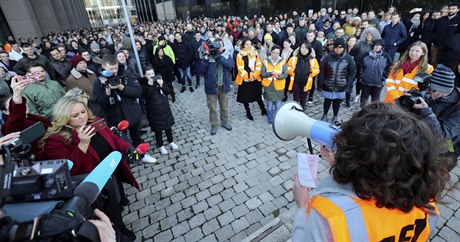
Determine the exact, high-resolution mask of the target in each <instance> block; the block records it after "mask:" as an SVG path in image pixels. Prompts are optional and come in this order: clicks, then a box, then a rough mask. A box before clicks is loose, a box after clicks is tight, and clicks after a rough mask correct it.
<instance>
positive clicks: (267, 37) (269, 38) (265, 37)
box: [264, 34, 273, 42]
mask: <svg viewBox="0 0 460 242" xmlns="http://www.w3.org/2000/svg"><path fill="white" fill-rule="evenodd" d="M267 40H271V41H273V37H272V35H271V34H265V36H264V42H266V41H267Z"/></svg>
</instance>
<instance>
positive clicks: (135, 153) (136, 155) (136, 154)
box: [127, 143, 149, 165]
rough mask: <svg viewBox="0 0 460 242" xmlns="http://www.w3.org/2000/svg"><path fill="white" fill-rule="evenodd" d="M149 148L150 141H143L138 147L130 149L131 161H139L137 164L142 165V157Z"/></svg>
mask: <svg viewBox="0 0 460 242" xmlns="http://www.w3.org/2000/svg"><path fill="white" fill-rule="evenodd" d="M148 150H149V144H148V143H142V144H140V145H138V146H137V147H136V149H132V148H130V149H128V155H127V157H128V160H129V161H130V163H137V165H142V158H143V157H144V154H145V153H147V151H148Z"/></svg>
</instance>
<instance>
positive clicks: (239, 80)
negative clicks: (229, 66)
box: [235, 53, 262, 86]
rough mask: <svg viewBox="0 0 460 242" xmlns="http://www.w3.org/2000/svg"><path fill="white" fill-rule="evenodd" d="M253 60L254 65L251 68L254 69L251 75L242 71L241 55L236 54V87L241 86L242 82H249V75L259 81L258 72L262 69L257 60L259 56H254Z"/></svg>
mask: <svg viewBox="0 0 460 242" xmlns="http://www.w3.org/2000/svg"><path fill="white" fill-rule="evenodd" d="M255 58H256V60H255V63H254V65H255V66H253V67H252V68H254V71H253V72H252V73H248V72H247V71H246V70H245V69H244V60H243V55H242V54H241V53H238V55H237V56H236V67H237V68H238V74H237V75H236V79H235V83H236V84H237V85H238V86H240V85H241V84H243V81H244V80H246V81H248V80H250V79H251V75H250V74H252V76H254V78H255V79H256V80H257V81H260V70H261V68H262V63H261V62H260V60H259V55H256V56H255Z"/></svg>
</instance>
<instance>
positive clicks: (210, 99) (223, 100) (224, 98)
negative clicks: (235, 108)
mask: <svg viewBox="0 0 460 242" xmlns="http://www.w3.org/2000/svg"><path fill="white" fill-rule="evenodd" d="M217 91H218V93H217V94H206V98H207V103H208V108H209V119H210V120H211V126H212V127H213V128H216V127H217V125H218V123H217V101H219V106H220V123H221V124H222V125H227V124H228V95H227V93H224V89H223V88H222V87H220V88H218V89H217Z"/></svg>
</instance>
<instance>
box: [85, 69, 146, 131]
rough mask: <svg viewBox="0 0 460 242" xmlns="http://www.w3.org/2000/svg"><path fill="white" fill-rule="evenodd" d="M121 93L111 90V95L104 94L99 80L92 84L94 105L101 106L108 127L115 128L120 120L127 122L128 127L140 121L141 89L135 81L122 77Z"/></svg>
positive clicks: (125, 76)
mask: <svg viewBox="0 0 460 242" xmlns="http://www.w3.org/2000/svg"><path fill="white" fill-rule="evenodd" d="M122 77H123V80H122V84H123V85H124V86H125V88H124V89H123V91H120V90H116V91H114V90H111V95H107V94H106V92H105V85H102V83H101V81H100V79H99V78H98V79H96V81H95V82H94V88H93V96H94V99H95V100H96V103H97V104H99V105H101V106H102V108H103V109H104V110H105V112H106V115H107V122H108V123H109V125H110V126H117V125H118V123H119V122H120V121H122V120H128V122H129V126H130V127H131V126H132V125H134V124H137V123H138V122H139V121H140V120H141V107H140V106H139V98H140V97H141V93H142V88H141V86H140V85H139V82H138V81H137V80H136V79H133V78H129V77H128V76H127V75H123V76H122Z"/></svg>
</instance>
